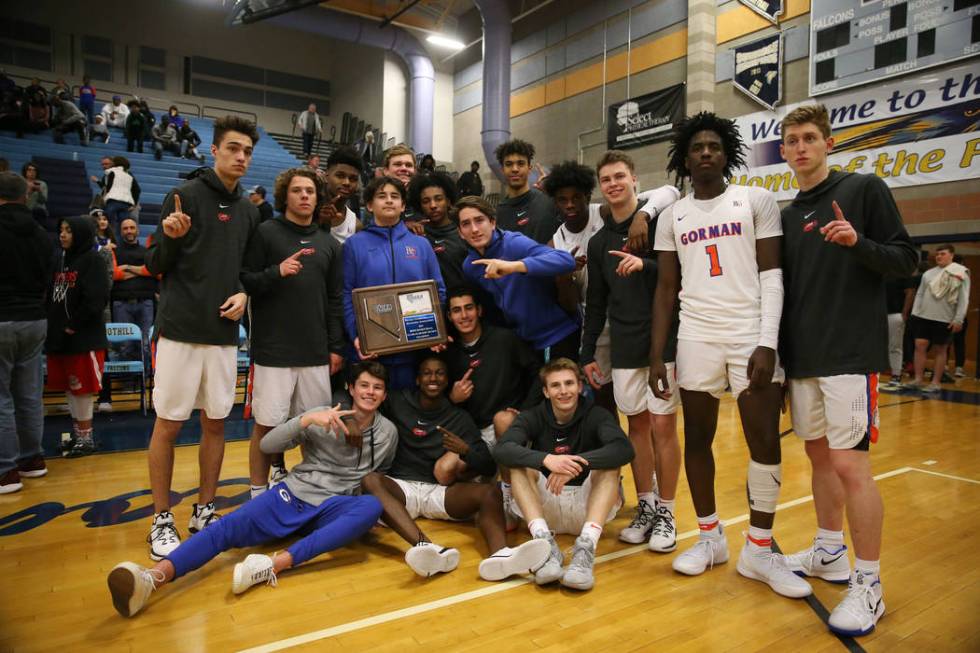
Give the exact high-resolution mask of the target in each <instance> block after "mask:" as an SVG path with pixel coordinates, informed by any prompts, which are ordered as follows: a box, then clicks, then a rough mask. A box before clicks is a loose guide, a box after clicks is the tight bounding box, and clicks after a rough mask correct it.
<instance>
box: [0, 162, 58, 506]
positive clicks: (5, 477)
mask: <svg viewBox="0 0 980 653" xmlns="http://www.w3.org/2000/svg"><path fill="white" fill-rule="evenodd" d="M26 195H27V182H26V181H25V180H24V178H23V177H21V176H20V175H17V174H14V173H12V172H0V494H7V493H10V492H16V491H18V490H20V489H21V487H23V484H22V483H21V477H27V478H36V477H38V476H44V475H45V474H46V473H47V471H48V470H47V467H46V466H45V464H44V456H43V454H42V451H41V435H42V433H43V424H44V405H43V402H42V396H43V393H44V375H43V371H42V363H41V351H42V347H43V345H44V338H45V335H46V334H47V323H46V321H45V311H44V301H45V291H46V288H47V284H48V279H50V277H51V270H50V262H51V241H50V240H49V239H48V237H47V235H46V234H45V233H44V230H43V229H41V227H40V226H39V225H38V224H37V222H35V220H34V218H33V216H32V215H31V212H30V211H29V210H28V208H27V206H26V205H25V204H24V201H25V198H26Z"/></svg>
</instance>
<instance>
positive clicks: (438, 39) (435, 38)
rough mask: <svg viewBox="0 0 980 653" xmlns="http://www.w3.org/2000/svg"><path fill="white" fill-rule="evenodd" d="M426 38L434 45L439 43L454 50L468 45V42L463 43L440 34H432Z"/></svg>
mask: <svg viewBox="0 0 980 653" xmlns="http://www.w3.org/2000/svg"><path fill="white" fill-rule="evenodd" d="M425 40H426V41H428V42H429V43H431V44H432V45H439V46H442V47H444V48H450V49H452V50H462V49H463V48H465V47H466V44H464V43H462V42H461V41H457V40H456V39H451V38H449V37H447V36H439V35H438V34H430V35H429V36H428V37H426V39H425Z"/></svg>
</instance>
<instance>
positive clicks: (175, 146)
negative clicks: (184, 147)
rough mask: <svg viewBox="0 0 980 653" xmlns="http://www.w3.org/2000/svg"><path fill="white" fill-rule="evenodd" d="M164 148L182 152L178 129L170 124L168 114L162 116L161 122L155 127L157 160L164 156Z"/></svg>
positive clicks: (154, 152) (155, 153)
mask: <svg viewBox="0 0 980 653" xmlns="http://www.w3.org/2000/svg"><path fill="white" fill-rule="evenodd" d="M164 150H167V151H168V152H173V153H174V154H178V155H179V154H180V141H179V140H178V137H177V129H176V128H175V127H174V126H173V125H171V124H170V118H169V117H168V116H160V122H159V123H157V124H156V126H155V127H153V156H154V157H156V160H157V161H159V160H160V159H162V158H163V151H164Z"/></svg>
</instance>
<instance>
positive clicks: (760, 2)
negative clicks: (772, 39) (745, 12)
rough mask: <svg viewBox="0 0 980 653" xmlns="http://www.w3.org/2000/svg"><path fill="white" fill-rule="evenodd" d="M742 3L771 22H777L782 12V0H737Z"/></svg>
mask: <svg viewBox="0 0 980 653" xmlns="http://www.w3.org/2000/svg"><path fill="white" fill-rule="evenodd" d="M738 1H739V2H741V3H742V4H743V5H745V6H746V7H748V8H749V9H751V10H752V11H754V12H755V13H757V14H759V15H760V16H762V17H763V18H765V19H766V20H768V21H772V22H773V23H777V22H779V18H778V17H779V16H781V15H782V13H783V0H738Z"/></svg>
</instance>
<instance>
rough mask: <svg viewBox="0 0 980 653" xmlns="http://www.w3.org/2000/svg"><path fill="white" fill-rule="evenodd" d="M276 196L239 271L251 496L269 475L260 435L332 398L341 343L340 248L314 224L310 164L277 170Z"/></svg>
mask: <svg viewBox="0 0 980 653" xmlns="http://www.w3.org/2000/svg"><path fill="white" fill-rule="evenodd" d="M274 196H275V206H276V210H278V211H280V212H282V215H281V216H280V217H277V218H274V219H272V220H267V221H266V222H263V223H262V224H261V225H259V228H258V229H256V231H255V235H254V236H253V237H252V240H251V242H250V243H249V246H248V250H247V251H246V254H245V272H244V273H243V274H242V284H243V285H244V286H245V290H246V291H247V292H248V293H249V295H250V296H251V298H252V313H251V315H252V328H251V332H250V336H251V341H252V342H251V344H252V361H253V362H252V369H251V370H250V379H249V381H250V382H249V389H250V392H251V404H250V405H251V410H252V416H253V417H254V418H255V425H254V426H253V428H252V437H251V442H250V444H249V455H248V459H249V477H250V483H251V486H252V487H251V493H252V497H253V498H254V497H255V496H257V495H258V494H261V493H262V492H263V491H264V490H265V489H266V485H267V482H268V480H269V478H268V476H269V463H270V459H269V457H268V456H267V455H265V454H264V453H262V450H261V448H260V443H261V441H262V437H263V436H264V435H265V434H266V433H268V432H269V431H270V430H272V428H273V427H274V426H278V425H279V424H282V423H283V422H285V421H286V420H287V419H289V418H291V417H295V416H296V415H299V414H301V413H305V412H306V411H307V410H310V409H311V408H314V407H315V406H328V405H330V404H331V392H330V375H331V374H335V373H336V372H338V371H339V370H340V368H341V366H342V365H343V362H344V359H343V352H344V348H345V346H346V342H345V339H344V306H343V294H344V269H343V261H342V259H341V250H340V247H341V246H340V244H339V243H338V242H337V240H336V239H335V238H334V237H332V236H331V235H330V234H329V233H328V232H327V231H325V230H323V229H320V227H319V225H317V224H314V222H313V214H314V212H315V211H316V208H317V206H318V205H319V204H320V202H321V201H322V199H323V197H322V188H321V184H320V183H319V181H318V180H317V175H316V173H315V172H313V171H312V170H310V169H309V168H290V169H289V170H286V171H284V172H282V173H280V174H279V176H278V177H277V178H276V186H275V192H274ZM287 316H288V319H284V318H287ZM277 462H279V464H280V465H281V461H277ZM275 482H276V479H273V484H275Z"/></svg>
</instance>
